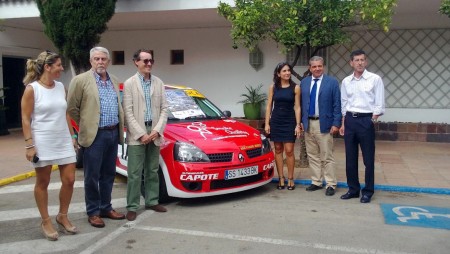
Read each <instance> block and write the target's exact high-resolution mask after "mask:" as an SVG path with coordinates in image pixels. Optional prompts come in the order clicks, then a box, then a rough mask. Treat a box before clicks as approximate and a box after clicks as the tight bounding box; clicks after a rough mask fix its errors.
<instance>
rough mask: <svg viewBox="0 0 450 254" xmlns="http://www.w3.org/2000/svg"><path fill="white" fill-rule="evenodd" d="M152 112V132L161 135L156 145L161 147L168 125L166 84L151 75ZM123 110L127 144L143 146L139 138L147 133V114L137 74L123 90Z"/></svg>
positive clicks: (126, 83) (125, 84)
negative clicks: (154, 131)
mask: <svg viewBox="0 0 450 254" xmlns="http://www.w3.org/2000/svg"><path fill="white" fill-rule="evenodd" d="M150 96H151V104H152V105H151V110H152V130H156V131H157V132H158V133H159V137H158V138H157V139H155V141H154V144H155V145H157V146H160V145H161V144H163V143H164V135H163V132H164V128H165V127H166V124H167V116H168V112H167V101H166V92H165V89H164V83H163V82H162V80H161V79H159V78H158V77H156V76H154V75H151V86H150ZM123 109H124V112H125V122H126V126H127V144H128V145H141V142H140V141H139V138H140V137H142V136H143V135H145V134H146V133H147V129H146V127H145V117H144V116H145V114H146V113H147V108H146V102H145V96H144V90H143V89H142V84H141V81H140V79H139V76H138V74H137V73H136V74H135V75H134V76H132V77H131V78H129V79H127V80H126V81H125V83H124V88H123Z"/></svg>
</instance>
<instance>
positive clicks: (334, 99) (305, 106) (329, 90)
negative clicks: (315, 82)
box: [301, 75, 342, 133]
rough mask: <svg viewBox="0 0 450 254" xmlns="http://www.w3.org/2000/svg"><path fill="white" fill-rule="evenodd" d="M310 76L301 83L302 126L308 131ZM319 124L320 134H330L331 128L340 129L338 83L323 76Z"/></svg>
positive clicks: (320, 91) (339, 93) (320, 92)
mask: <svg viewBox="0 0 450 254" xmlns="http://www.w3.org/2000/svg"><path fill="white" fill-rule="evenodd" d="M311 79H312V77H311V76H308V77H306V78H304V79H303V80H302V82H301V91H302V92H301V96H302V98H301V99H302V100H301V104H302V124H303V128H304V129H305V130H308V114H309V96H310V90H311ZM318 103H319V122H320V132H321V133H327V132H330V129H331V127H332V126H336V127H338V128H339V127H341V123H342V113H341V92H340V89H339V82H338V81H337V80H336V79H335V78H333V77H331V76H328V75H323V78H322V83H321V84H320V89H319V97H318Z"/></svg>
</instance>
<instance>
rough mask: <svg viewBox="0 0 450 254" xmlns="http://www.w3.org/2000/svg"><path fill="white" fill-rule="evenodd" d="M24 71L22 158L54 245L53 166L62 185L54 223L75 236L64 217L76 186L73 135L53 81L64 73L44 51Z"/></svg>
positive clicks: (60, 87)
mask: <svg viewBox="0 0 450 254" xmlns="http://www.w3.org/2000/svg"><path fill="white" fill-rule="evenodd" d="M26 68H27V73H26V76H25V78H24V79H23V83H24V85H25V86H26V87H25V91H24V93H23V97H22V102H21V108H22V128H23V135H24V140H25V156H26V159H27V160H28V161H30V162H31V163H32V164H33V167H34V168H35V171H36V184H35V187H34V197H35V199H36V204H37V207H38V210H39V213H40V215H41V218H42V222H41V229H42V232H43V234H44V236H45V237H46V238H47V239H48V240H50V241H56V240H58V237H59V235H58V232H57V231H56V230H55V228H54V226H53V223H52V220H51V218H50V215H49V212H48V190H47V188H48V185H49V183H50V176H51V172H52V165H58V167H59V171H60V178H61V183H62V185H61V189H60V192H59V202H60V206H59V213H58V215H57V216H56V223H57V225H58V227H59V229H60V231H61V232H64V233H66V234H76V233H77V232H78V230H77V228H76V227H75V226H73V225H72V223H71V222H70V220H69V218H68V217H67V213H68V211H69V204H70V201H71V199H72V193H73V184H74V182H75V161H76V155H75V147H76V146H77V141H76V135H74V132H73V128H72V127H71V123H70V118H69V116H68V115H67V113H66V109H67V102H66V91H65V88H64V85H63V84H62V83H61V82H58V81H56V79H58V78H59V77H60V75H61V71H63V70H64V68H63V66H62V63H61V57H60V56H59V55H58V54H55V53H52V52H49V51H45V52H42V53H41V54H39V56H38V57H37V59H29V60H28V61H27V64H26Z"/></svg>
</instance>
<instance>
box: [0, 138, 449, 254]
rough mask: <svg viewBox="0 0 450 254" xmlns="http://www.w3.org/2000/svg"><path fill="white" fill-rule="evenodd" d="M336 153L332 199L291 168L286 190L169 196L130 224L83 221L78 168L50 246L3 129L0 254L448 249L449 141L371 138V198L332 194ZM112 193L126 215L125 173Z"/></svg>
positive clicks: (55, 179)
mask: <svg viewBox="0 0 450 254" xmlns="http://www.w3.org/2000/svg"><path fill="white" fill-rule="evenodd" d="M335 155H336V160H337V164H338V168H337V173H338V174H337V175H338V181H339V185H338V186H339V188H338V189H337V194H336V195H334V196H332V197H328V196H325V193H324V191H325V190H319V191H315V192H307V191H306V190H305V187H306V185H308V184H309V173H308V169H307V168H299V167H297V168H296V176H297V179H296V184H297V188H296V189H295V190H293V191H289V190H286V189H285V190H277V189H276V183H270V184H267V185H265V186H262V187H260V188H257V189H253V190H249V191H245V192H240V193H234V194H229V195H222V196H215V197H208V198H197V199H175V200H173V201H172V202H170V203H167V204H164V205H165V206H166V207H167V208H168V212H167V213H155V212H153V211H151V210H144V209H143V208H141V209H140V210H138V217H137V220H136V221H134V222H128V221H126V220H119V221H113V220H109V219H106V220H105V222H106V227H105V228H101V229H99V228H94V227H92V226H90V225H89V223H88V222H87V216H86V213H85V204H84V188H83V178H84V177H83V171H82V170H77V171H76V182H75V186H74V194H73V198H72V202H71V205H70V209H69V218H70V219H71V221H72V223H73V224H74V225H76V226H77V227H78V229H79V230H80V233H79V234H76V235H64V234H60V238H59V240H58V241H56V242H50V241H47V240H46V239H45V238H44V237H43V235H42V233H41V229H40V217H39V212H38V210H37V208H36V204H35V201H34V197H33V189H34V174H33V169H32V167H31V165H30V164H29V163H28V162H27V161H26V160H25V155H24V141H23V138H22V134H21V132H20V130H16V131H11V135H8V136H0V159H1V163H0V253H8V254H9V253H86V254H87V253H199V254H206V253H258V254H260V253H279V252H285V253H307V254H308V253H385V254H413V253H414V254H415V253H433V254H435V253H436V254H440V253H442V254H444V253H448V250H449V249H450V242H449V241H448V239H449V237H450V194H449V193H450V192H449V191H450V187H449V186H450V184H449V181H450V176H449V172H450V166H449V165H450V156H449V155H450V144H446V143H420V142H386V141H380V142H377V152H376V165H375V167H376V188H377V190H376V192H375V195H374V197H373V198H372V202H371V203H369V204H361V203H360V202H359V199H350V200H341V199H340V198H339V196H340V195H341V194H343V193H345V191H346V186H345V173H344V171H345V170H344V169H345V168H344V166H345V161H344V151H343V142H342V140H341V139H337V140H336V147H335ZM54 169H55V170H54V172H53V173H52V177H51V184H50V186H49V188H48V189H49V212H50V215H51V217H52V220H53V222H54V225H55V227H56V223H55V221H54V219H55V216H56V214H57V213H58V202H59V201H58V200H59V199H58V195H59V188H60V185H61V183H60V179H59V172H58V170H57V167H55V168H54ZM360 170H361V174H362V175H363V173H362V172H363V166H362V163H361V168H360ZM276 180H277V179H274V182H275V181H276ZM112 197H113V200H112V204H113V207H114V209H116V210H117V211H119V212H123V213H125V212H126V208H125V207H126V178H124V177H122V176H117V177H116V182H115V185H114V188H113V193H112ZM141 203H142V204H143V201H142V200H141Z"/></svg>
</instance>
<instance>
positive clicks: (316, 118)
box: [308, 116, 319, 120]
mask: <svg viewBox="0 0 450 254" xmlns="http://www.w3.org/2000/svg"><path fill="white" fill-rule="evenodd" d="M308 119H309V120H319V117H318V116H308Z"/></svg>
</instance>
